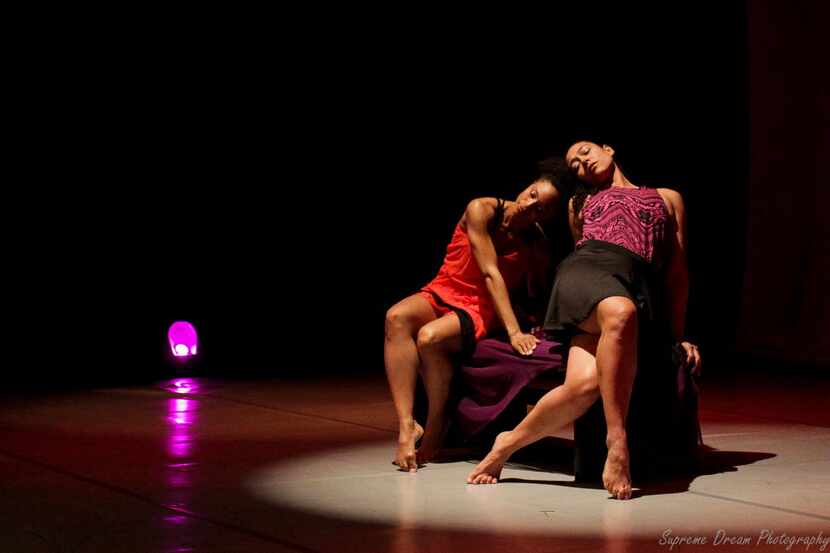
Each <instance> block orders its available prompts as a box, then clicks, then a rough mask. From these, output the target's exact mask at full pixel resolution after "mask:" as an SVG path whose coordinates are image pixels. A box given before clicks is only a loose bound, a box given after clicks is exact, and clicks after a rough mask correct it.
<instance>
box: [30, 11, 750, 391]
mask: <svg viewBox="0 0 830 553" xmlns="http://www.w3.org/2000/svg"><path fill="white" fill-rule="evenodd" d="M615 10H616V11H612V12H607V11H606V12H602V11H601V10H599V9H598V8H597V9H591V8H588V7H584V8H577V9H573V10H569V11H568V12H567V13H566V12H565V11H560V12H555V11H551V10H546V11H544V12H541V11H537V12H534V13H525V14H521V15H519V14H509V15H508V14H504V13H499V12H490V13H482V12H480V11H479V12H476V13H472V12H461V11H458V12H456V13H447V12H446V11H444V12H429V13H426V12H422V13H414V12H413V13H404V12H403V10H401V11H400V12H396V13H391V12H390V13H380V12H373V13H355V12H350V13H347V14H346V13H325V14H301V15H300V14H282V16H281V17H276V18H271V19H269V20H268V23H263V22H260V23H259V24H257V25H253V24H252V23H251V21H252V19H250V18H247V19H243V20H236V19H233V20H227V21H223V22H221V23H216V22H215V21H214V22H213V23H212V24H210V25H208V24H207V23H205V22H202V21H201V20H197V21H190V22H188V24H187V25H186V26H183V27H176V26H175V25H173V26H171V27H170V28H167V29H164V30H163V31H159V32H158V33H156V34H149V35H144V36H143V40H141V41H139V42H138V43H137V44H131V45H130V46H129V47H127V48H124V49H123V51H122V50H119V51H118V54H117V55H113V56H112V57H113V58H115V60H114V61H117V63H114V64H112V65H113V67H112V68H110V69H108V71H107V72H106V73H105V80H106V81H107V86H106V87H105V88H104V89H103V90H99V91H98V93H97V94H96V95H95V96H94V97H91V98H86V99H85V101H84V105H85V106H88V107H89V109H90V111H91V113H92V114H94V115H93V116H91V117H90V119H89V121H88V122H87V125H88V126H89V127H90V130H91V132H92V133H93V134H95V135H96V142H95V143H96V145H98V146H99V148H98V149H96V151H94V152H91V153H89V152H87V153H85V155H83V156H81V158H80V165H81V166H82V167H83V166H84V165H85V164H88V165H89V168H90V172H92V170H93V169H94V172H95V180H96V181H99V180H100V182H99V184H101V186H100V187H99V188H96V189H95V190H94V191H93V190H92V188H90V189H89V190H87V189H86V188H84V187H83V186H80V187H72V189H71V191H69V192H66V200H67V202H70V203H71V206H72V207H71V209H69V210H66V209H64V208H65V207H66V205H59V204H57V203H56V205H55V213H54V217H53V218H52V219H50V222H51V223H52V224H53V225H54V229H53V232H52V234H51V238H50V240H49V255H50V256H52V257H50V258H49V261H48V262H46V263H47V264H48V265H49V267H60V268H61V273H60V278H49V277H48V276H47V277H44V286H45V287H46V288H48V294H46V296H44V297H45V298H46V299H44V300H43V303H44V305H43V307H42V309H49V310H50V311H51V312H52V313H54V316H53V317H52V318H51V325H50V328H49V330H48V332H49V336H50V340H52V343H54V344H56V347H55V348H54V352H55V353H57V356H56V359H53V358H52V357H50V356H46V355H44V356H38V357H37V358H36V359H32V358H31V357H30V358H29V359H28V360H27V361H26V363H27V364H29V365H31V364H33V363H34V364H37V363H38V362H39V363H41V364H42V365H43V366H47V367H53V369H52V370H54V373H55V375H54V380H55V381H58V382H71V381H75V382H77V381H84V382H86V381H93V382H94V381H100V380H101V379H111V378H112V377H113V375H117V378H119V379H120V378H122V377H123V378H130V379H134V378H138V379H141V378H155V377H157V376H159V375H166V374H173V373H174V372H175V371H174V369H173V367H175V365H174V364H171V363H170V362H169V359H168V357H167V356H166V355H165V349H164V348H165V346H164V343H163V338H164V331H165V328H166V325H167V324H169V323H170V322H171V321H173V320H176V319H188V320H191V321H193V322H194V323H196V325H197V327H198V329H199V330H200V331H201V334H202V340H203V341H202V346H203V353H204V355H203V356H202V358H201V360H200V361H199V363H198V366H197V367H195V368H192V369H193V370H195V371H196V372H200V371H201V372H203V373H208V374H221V375H234V374H256V375H264V374H279V375H299V374H309V373H318V372H321V371H380V370H382V344H383V342H382V340H383V316H384V312H385V310H386V309H387V308H388V307H389V306H390V305H391V304H393V303H394V302H395V301H397V300H398V299H400V298H402V297H403V296H405V295H407V294H408V293H410V292H411V291H413V290H415V289H416V288H417V287H418V286H420V285H421V284H423V283H424V282H425V281H426V280H428V279H429V278H430V277H431V276H432V274H433V273H434V272H435V270H436V269H437V268H438V266H439V264H440V261H441V258H442V254H443V250H444V247H445V245H446V242H447V240H448V238H449V236H450V234H451V231H452V228H453V225H454V224H455V222H456V221H457V219H458V217H459V216H460V214H461V213H462V211H463V209H464V207H465V205H466V203H467V201H469V199H470V198H472V197H475V196H481V195H500V196H506V197H511V196H513V195H515V194H516V193H517V192H518V191H519V190H520V189H521V188H522V187H523V186H524V185H525V184H526V183H527V182H528V179H529V178H530V177H531V176H532V173H533V166H534V162H535V161H536V160H537V159H539V158H541V157H543V156H545V155H549V154H551V153H563V152H564V149H565V148H566V147H567V146H568V145H569V144H570V143H571V142H573V141H575V140H577V139H582V138H586V139H593V140H596V141H602V142H608V143H610V144H612V145H613V146H614V147H615V148H616V150H617V152H618V154H619V156H620V159H621V160H622V162H623V164H624V167H625V169H626V172H627V174H628V175H629V176H630V177H631V178H632V180H634V182H641V183H644V184H648V185H651V186H668V187H673V188H676V189H678V190H680V191H681V192H682V193H683V194H684V197H685V198H686V203H687V209H688V212H689V226H690V229H689V233H690V266H691V271H692V279H693V281H692V297H691V304H690V314H689V316H690V325H689V331H690V334H691V336H692V337H693V338H694V339H696V340H698V341H699V342H700V343H701V344H702V345H703V347H704V351H706V352H707V354H708V355H709V359H711V360H713V361H717V360H719V359H724V360H725V359H731V357H730V356H731V354H732V353H733V352H734V351H735V344H736V341H735V340H736V332H737V322H738V317H739V310H740V305H741V301H742V295H741V294H742V286H743V277H744V273H743V265H744V262H745V255H744V252H745V251H746V246H745V235H746V228H747V224H748V223H747V208H746V198H747V193H748V192H747V184H748V175H749V147H750V141H749V129H750V126H749V107H748V98H749V91H748V47H747V41H748V37H747V13H746V9H745V6H744V5H743V4H742V3H740V2H737V3H730V4H723V5H719V6H718V9H717V10H716V11H712V9H711V8H709V7H706V6H697V5H692V4H689V5H688V6H686V7H685V8H677V7H675V8H672V9H671V11H667V9H666V8H660V9H657V10H655V9H654V8H647V7H639V8H631V7H628V6H627V7H626V8H625V9H623V8H621V7H620V8H616V9H615ZM91 48H92V49H93V50H96V51H97V50H100V48H101V46H100V45H92V46H91ZM105 59H107V60H109V59H110V58H109V57H106V58H105ZM98 69H99V66H98V65H97V64H93V66H92V67H91V68H90V72H91V73H95V74H96V75H95V76H96V82H97V79H98V78H99V77H100V74H99V72H98V71H97V70H98ZM47 257H48V256H47ZM41 263H43V261H41ZM76 359H77V360H79V361H78V362H75V360H76ZM69 360H71V362H68V361H69ZM56 362H58V363H60V364H61V365H62V366H65V367H70V369H69V370H63V369H61V370H57V369H54V366H55V365H54V364H55V363H56ZM47 363H48V365H47ZM723 365H724V366H725V365H726V364H725V363H724V364H723ZM714 366H717V363H714ZM188 370H190V369H188ZM723 370H725V369H723ZM24 379H25V377H24Z"/></svg>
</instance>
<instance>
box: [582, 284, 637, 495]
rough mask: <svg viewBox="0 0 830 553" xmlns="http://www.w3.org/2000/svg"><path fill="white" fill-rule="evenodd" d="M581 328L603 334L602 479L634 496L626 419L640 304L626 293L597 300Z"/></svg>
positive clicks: (614, 491)
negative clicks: (605, 452)
mask: <svg viewBox="0 0 830 553" xmlns="http://www.w3.org/2000/svg"><path fill="white" fill-rule="evenodd" d="M580 327H581V328H583V329H584V330H586V331H587V332H591V333H593V334H597V333H598V334H599V335H600V336H599V342H598V343H597V372H598V374H599V389H600V393H601V394H602V404H603V411H604V413H605V422H606V424H607V426H608V434H607V436H606V445H607V446H608V457H607V458H606V461H605V468H604V469H603V471H602V483H603V485H604V486H605V489H607V490H608V491H609V492H610V493H611V495H613V496H614V497H616V498H617V499H630V498H631V474H630V467H629V465H630V460H629V453H628V438H627V435H626V430H625V421H626V417H627V415H628V404H629V401H630V399H631V389H632V387H633V385H634V376H635V374H636V367H637V308H636V306H635V305H634V303H633V302H632V301H631V300H630V299H628V298H625V297H618V296H615V297H610V298H606V299H604V300H602V301H601V302H599V304H597V307H596V309H594V311H593V313H592V314H591V316H590V317H589V318H588V319H587V320H586V321H584V322H583V323H582V324H581V325H580Z"/></svg>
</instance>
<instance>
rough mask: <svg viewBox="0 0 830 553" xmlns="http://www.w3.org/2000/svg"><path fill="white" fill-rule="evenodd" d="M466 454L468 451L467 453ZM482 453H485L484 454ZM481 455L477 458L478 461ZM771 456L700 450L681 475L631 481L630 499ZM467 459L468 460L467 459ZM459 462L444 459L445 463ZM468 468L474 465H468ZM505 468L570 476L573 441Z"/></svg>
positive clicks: (528, 452)
mask: <svg viewBox="0 0 830 553" xmlns="http://www.w3.org/2000/svg"><path fill="white" fill-rule="evenodd" d="M467 453H469V451H467ZM484 453H486V452H484ZM482 456H483V454H482V455H478V456H477V457H478V458H481V457H482ZM775 456H776V454H775V453H768V452H762V451H720V450H717V449H714V448H712V447H709V446H705V445H704V446H701V447H700V449H699V459H698V462H697V464H696V465H697V466H696V467H695V468H694V469H693V470H692V471H688V472H685V473H679V472H675V473H665V474H662V475H655V476H653V477H651V478H649V479H647V480H642V481H641V482H637V481H635V482H634V483H635V488H636V489H635V491H634V493H633V494H632V498H637V497H644V496H648V495H665V494H673V493H683V492H687V491H689V486H690V485H691V483H692V482H693V481H694V480H695V479H696V478H697V477H698V476H706V475H710V474H721V473H725V472H735V471H737V470H738V467H741V466H745V465H751V464H753V463H757V462H758V461H763V460H765V459H770V458H772V457H775ZM468 458H469V457H468ZM450 460H456V461H457V460H459V459H458V458H457V457H456V458H455V459H450V458H447V459H446V461H447V462H448V461H450ZM471 464H474V463H473V462H471ZM508 466H510V467H514V468H521V469H523V470H531V471H538V472H556V473H560V474H567V475H570V476H573V475H574V467H573V441H572V440H566V439H562V438H547V439H545V440H542V441H540V442H537V443H536V444H533V445H531V446H528V447H527V448H525V449H524V450H522V451H520V452H518V453H517V454H516V455H515V456H514V457H512V458H511V459H510V461H509V462H508ZM499 483H501V484H511V483H513V484H515V483H521V484H544V485H549V486H561V487H566V488H583V489H594V490H597V489H602V484H601V483H600V482H599V481H584V480H583V481H579V480H576V481H573V482H560V481H551V480H534V479H528V478H503V479H501V480H499Z"/></svg>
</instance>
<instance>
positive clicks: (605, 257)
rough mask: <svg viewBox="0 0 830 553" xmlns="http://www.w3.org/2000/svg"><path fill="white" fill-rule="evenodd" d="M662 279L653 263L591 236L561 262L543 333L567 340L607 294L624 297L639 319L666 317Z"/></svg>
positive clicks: (651, 319) (577, 332)
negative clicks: (660, 291)
mask: <svg viewBox="0 0 830 553" xmlns="http://www.w3.org/2000/svg"><path fill="white" fill-rule="evenodd" d="M659 290H662V278H661V275H660V274H658V272H657V271H655V270H654V268H653V266H652V264H651V263H649V262H648V261H646V260H645V259H644V258H643V257H641V256H639V255H637V254H635V253H633V252H630V251H628V250H627V249H625V248H623V247H621V246H617V245H616V244H611V243H609V242H603V241H601V240H588V241H586V242H585V243H584V244H583V245H582V246H581V247H580V248H579V249H578V250H576V251H574V252H573V253H572V254H571V255H569V256H568V257H566V258H565V259H564V260H563V261H562V263H560V264H559V267H558V269H557V273H556V280H555V282H554V284H553V292H551V296H550V303H549V304H548V311H547V314H546V316H545V324H544V329H545V333H546V334H548V335H550V336H551V337H552V338H553V339H557V340H565V339H568V338H570V337H572V336H574V335H575V334H579V333H581V332H582V331H581V330H580V329H579V328H578V326H577V325H579V323H581V322H582V321H584V320H585V319H587V318H588V316H589V315H590V314H591V311H593V310H594V308H595V307H596V306H597V304H598V303H599V302H601V301H602V300H604V299H605V298H610V297H613V296H622V297H626V298H628V299H630V300H631V301H632V302H634V305H636V306H637V314H638V317H639V318H640V322H641V323H643V322H652V323H653V322H656V321H658V320H661V319H662V320H661V322H663V323H665V322H667V317H666V315H667V312H666V311H665V309H664V308H663V298H662V297H661V296H662V294H660V293H659V292H658V291H659Z"/></svg>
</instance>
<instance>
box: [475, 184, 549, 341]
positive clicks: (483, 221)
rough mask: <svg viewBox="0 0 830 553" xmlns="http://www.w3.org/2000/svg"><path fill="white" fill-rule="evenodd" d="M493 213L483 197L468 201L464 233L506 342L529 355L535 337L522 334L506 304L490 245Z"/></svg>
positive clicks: (506, 299) (493, 250)
mask: <svg viewBox="0 0 830 553" xmlns="http://www.w3.org/2000/svg"><path fill="white" fill-rule="evenodd" d="M494 216H495V206H493V205H492V204H491V203H488V202H487V200H486V199H484V198H478V199H475V200H473V201H472V202H470V204H469V205H468V206H467V211H466V213H465V220H466V223H467V236H468V237H469V239H470V247H471V248H472V250H473V257H475V260H476V263H478V267H479V269H481V274H482V275H484V282H485V284H486V285H487V290H488V291H489V292H490V296H492V298H493V304H494V305H495V308H496V314H497V315H498V316H499V318H500V319H501V322H502V324H503V325H504V329H505V330H506V331H507V335H508V336H509V337H510V344H511V345H512V346H513V348H514V349H515V350H516V351H518V352H519V353H521V354H523V355H530V354H531V353H533V349H534V348H535V347H536V344H537V343H538V342H539V340H538V339H537V338H536V337H535V336H533V335H532V334H524V333H523V332H522V331H521V328H520V327H519V321H518V320H516V314H515V313H514V312H513V306H512V305H511V304H510V296H509V294H508V292H507V286H506V285H505V283H504V278H503V277H502V275H501V271H499V265H498V256H497V254H496V247H495V246H494V245H493V240H492V238H491V237H490V232H489V230H488V227H489V225H490V222H491V221H492V220H493V217H494Z"/></svg>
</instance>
